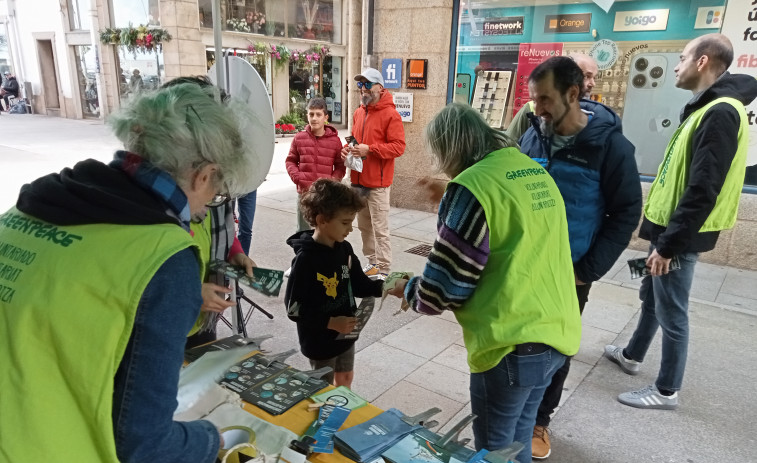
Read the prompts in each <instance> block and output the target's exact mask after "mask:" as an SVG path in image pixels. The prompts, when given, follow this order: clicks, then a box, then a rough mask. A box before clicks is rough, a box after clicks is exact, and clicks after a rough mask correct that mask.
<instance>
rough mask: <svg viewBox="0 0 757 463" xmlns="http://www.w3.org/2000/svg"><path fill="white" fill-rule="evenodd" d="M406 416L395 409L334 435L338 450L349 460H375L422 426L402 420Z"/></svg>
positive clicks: (363, 461) (362, 462) (362, 461)
mask: <svg viewBox="0 0 757 463" xmlns="http://www.w3.org/2000/svg"><path fill="white" fill-rule="evenodd" d="M403 416H404V415H403V414H402V412H400V411H399V410H397V409H395V408H390V409H389V410H387V411H385V412H384V413H382V414H380V415H378V416H376V417H374V418H371V419H370V420H368V421H366V422H364V423H360V424H358V425H356V426H353V427H351V428H347V429H345V430H343V431H339V432H337V433H336V434H335V435H334V442H335V443H336V448H338V449H339V451H340V452H342V454H344V456H346V457H347V458H349V459H351V460H354V461H357V462H361V463H365V462H369V461H371V460H374V459H375V458H376V457H378V456H379V455H381V453H382V452H384V451H385V450H386V449H388V448H389V447H391V446H393V445H394V444H396V443H397V442H399V441H400V440H402V438H404V437H405V436H407V435H408V434H410V433H411V432H413V431H414V430H416V429H420V428H421V426H420V425H418V424H416V425H411V424H408V423H406V422H405V421H403V420H402V417H403Z"/></svg>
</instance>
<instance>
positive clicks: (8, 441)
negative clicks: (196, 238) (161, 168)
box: [0, 208, 193, 463]
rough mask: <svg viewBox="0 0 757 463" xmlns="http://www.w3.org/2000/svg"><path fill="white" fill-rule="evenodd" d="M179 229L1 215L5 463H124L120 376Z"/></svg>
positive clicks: (188, 242) (0, 377) (180, 239)
mask: <svg viewBox="0 0 757 463" xmlns="http://www.w3.org/2000/svg"><path fill="white" fill-rule="evenodd" d="M189 246H193V242H192V238H191V237H190V235H189V233H187V232H186V231H184V230H183V229H181V228H180V227H179V226H177V225H169V224H163V225H149V226H125V225H76V226H56V225H52V224H49V223H46V222H43V221H40V220H37V219H35V218H34V217H31V216H28V215H26V214H23V213H21V212H19V211H18V210H17V209H15V208H13V209H11V210H10V211H8V212H6V213H5V214H3V215H2V216H0V429H1V430H2V443H0V449H1V450H0V461H3V462H14V463H15V462H37V461H38V462H42V461H60V462H117V461H118V459H117V457H116V446H115V441H114V437H113V423H112V420H113V418H112V408H113V379H114V377H115V375H116V371H117V369H118V366H119V364H120V363H121V358H122V357H123V354H124V351H125V349H126V345H127V343H128V341H129V337H130V334H131V331H132V328H133V324H134V317H135V314H136V311H137V305H138V303H139V300H140V298H141V297H142V293H143V292H144V289H145V287H146V286H147V284H148V283H149V282H150V280H151V279H152V277H153V276H154V274H155V272H156V271H157V270H158V268H160V266H161V265H162V264H163V263H164V262H165V261H166V260H167V259H168V258H169V257H171V256H172V255H174V254H175V253H177V252H179V251H180V250H182V249H185V248H187V247H189Z"/></svg>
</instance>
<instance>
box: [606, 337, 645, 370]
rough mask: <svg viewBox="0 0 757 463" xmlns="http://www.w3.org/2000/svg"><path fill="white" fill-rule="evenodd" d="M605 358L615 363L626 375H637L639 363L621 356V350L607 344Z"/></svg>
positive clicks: (639, 367)
mask: <svg viewBox="0 0 757 463" xmlns="http://www.w3.org/2000/svg"><path fill="white" fill-rule="evenodd" d="M605 357H607V358H608V359H610V360H612V361H613V362H615V363H617V364H618V365H619V366H620V369H621V370H623V372H624V373H625V374H627V375H638V374H639V370H640V369H641V362H637V361H636V360H629V359H627V358H626V357H625V356H624V355H623V348H622V347H619V346H613V345H612V344H608V345H606V346H605Z"/></svg>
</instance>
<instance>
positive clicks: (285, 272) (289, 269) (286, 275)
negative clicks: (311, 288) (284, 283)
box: [284, 267, 292, 278]
mask: <svg viewBox="0 0 757 463" xmlns="http://www.w3.org/2000/svg"><path fill="white" fill-rule="evenodd" d="M291 273H292V267H289V268H288V269H286V270H284V278H289V275H290V274H291Z"/></svg>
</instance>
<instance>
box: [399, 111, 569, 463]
mask: <svg viewBox="0 0 757 463" xmlns="http://www.w3.org/2000/svg"><path fill="white" fill-rule="evenodd" d="M425 136H426V143H427V145H428V147H429V148H430V150H431V152H432V154H433V157H434V160H435V161H436V164H437V165H438V167H439V170H440V171H441V172H443V173H444V174H446V175H447V176H449V177H450V178H451V179H452V181H451V182H450V183H449V185H448V186H447V189H446V191H445V192H444V195H443V196H442V197H441V204H440V205H439V220H438V224H439V225H438V235H437V237H436V241H435V242H434V246H433V250H432V251H431V254H430V255H429V257H428V262H427V263H426V267H425V269H424V270H423V274H422V275H421V276H419V277H414V278H411V279H410V280H409V281H407V280H400V281H398V282H397V284H396V286H395V288H394V290H393V291H392V294H394V295H396V296H398V297H404V298H405V299H406V300H407V301H408V303H409V304H410V306H411V307H412V308H413V309H414V310H416V311H417V312H420V313H423V314H428V315H438V314H440V313H441V312H442V311H444V310H451V311H452V313H453V314H454V315H455V317H456V318H457V321H458V323H460V325H461V326H462V328H463V339H464V341H465V347H466V349H467V351H468V366H469V367H470V371H471V376H470V392H471V408H472V411H473V413H474V414H475V415H476V419H475V420H474V422H473V434H474V437H475V445H476V449H487V450H498V449H501V448H504V447H507V446H508V445H510V444H511V443H513V442H514V441H517V442H521V443H523V444H524V446H525V447H524V448H523V450H522V451H521V452H520V453H519V454H518V457H517V458H518V460H519V461H522V462H527V461H531V435H532V432H533V428H534V423H535V420H536V411H537V408H538V406H539V403H540V402H541V399H542V395H543V394H544V389H545V388H546V387H547V385H549V383H550V381H551V378H552V375H553V374H554V373H555V372H556V371H557V370H558V369H559V368H560V366H562V364H563V363H564V361H565V356H570V355H574V354H575V353H576V352H577V351H578V345H579V342H580V339H581V320H580V318H579V311H578V302H577V300H576V294H575V281H574V278H573V265H572V262H571V258H570V244H569V243H568V225H567V220H566V217H565V205H564V203H563V200H562V197H561V196H560V192H559V190H558V189H557V186H556V185H555V182H554V181H553V180H552V177H550V175H549V174H548V173H547V171H545V170H544V169H543V168H542V167H541V166H540V165H539V164H538V163H536V162H535V161H533V160H531V159H529V158H528V156H526V155H524V154H522V153H521V152H520V151H519V150H518V148H517V144H516V143H515V141H514V140H512V139H510V138H509V137H508V136H507V135H505V134H504V132H500V131H498V130H495V129H493V128H491V127H489V126H488V125H487V124H486V122H485V121H484V119H483V118H482V117H481V115H480V114H479V113H477V112H476V111H475V110H474V109H473V108H471V107H470V106H467V105H461V104H456V103H453V104H451V105H448V106H447V107H446V108H444V109H443V110H442V111H441V112H440V113H439V114H437V115H436V116H435V117H434V119H433V120H432V121H431V123H430V124H429V125H428V127H427V128H426V134H425Z"/></svg>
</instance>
